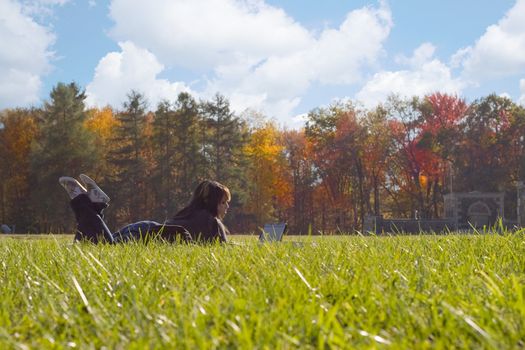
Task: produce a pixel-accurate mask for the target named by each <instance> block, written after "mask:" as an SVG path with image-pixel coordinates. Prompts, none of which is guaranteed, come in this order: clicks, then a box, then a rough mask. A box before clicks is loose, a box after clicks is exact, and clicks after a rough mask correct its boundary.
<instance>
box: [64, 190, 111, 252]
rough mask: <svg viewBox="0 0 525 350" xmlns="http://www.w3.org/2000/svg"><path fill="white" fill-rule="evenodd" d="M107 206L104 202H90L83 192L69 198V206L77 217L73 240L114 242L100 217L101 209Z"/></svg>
mask: <svg viewBox="0 0 525 350" xmlns="http://www.w3.org/2000/svg"><path fill="white" fill-rule="evenodd" d="M107 206H108V205H107V204H106V203H93V202H91V200H90V199H89V196H88V195H87V194H85V193H82V194H79V195H78V196H76V197H75V198H73V199H72V200H71V208H72V209H73V212H74V213H75V217H76V219H77V233H76V235H75V241H83V240H87V241H90V242H93V243H98V242H101V241H105V242H107V243H115V241H114V239H113V235H112V234H111V231H110V230H109V229H108V227H107V225H106V223H105V222H104V220H103V219H102V218H103V215H102V210H104V209H105V208H106V207H107Z"/></svg>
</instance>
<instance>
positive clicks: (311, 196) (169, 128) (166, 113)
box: [0, 83, 525, 234]
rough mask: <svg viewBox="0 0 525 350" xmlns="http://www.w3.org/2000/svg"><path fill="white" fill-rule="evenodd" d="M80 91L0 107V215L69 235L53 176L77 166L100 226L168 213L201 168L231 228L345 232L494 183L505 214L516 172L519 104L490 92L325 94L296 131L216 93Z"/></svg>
mask: <svg viewBox="0 0 525 350" xmlns="http://www.w3.org/2000/svg"><path fill="white" fill-rule="evenodd" d="M85 98H86V95H85V93H84V91H83V90H82V89H81V88H80V87H79V86H77V85H76V84H75V83H71V84H64V83H58V84H57V85H56V86H55V87H54V88H53V90H52V91H51V93H50V97H49V99H48V100H47V101H46V102H44V103H43V105H42V106H41V107H39V108H16V109H7V110H3V111H2V112H0V123H1V124H0V126H2V127H1V128H0V159H1V167H0V181H1V186H0V221H1V222H2V223H7V224H16V227H17V231H18V232H36V233H45V232H72V231H73V230H74V225H73V224H74V218H73V216H72V213H71V210H70V209H69V203H68V200H67V196H66V194H65V192H64V191H63V190H62V189H61V188H60V185H59V184H58V181H57V180H58V178H59V177H60V176H63V175H69V176H75V177H76V176H77V175H78V174H80V173H86V174H88V175H90V176H91V177H93V178H94V179H96V180H97V182H98V183H99V184H100V185H101V187H102V188H103V189H104V190H105V191H106V193H108V195H109V196H110V197H111V198H112V200H111V206H110V208H109V209H108V210H107V211H106V219H107V220H108V222H109V223H110V225H111V226H112V227H118V226H119V225H122V224H124V223H127V222H132V221H136V220H140V219H155V220H159V221H163V220H165V219H167V218H169V217H171V216H172V215H174V213H175V212H176V211H177V210H179V209H180V208H181V207H182V206H183V205H184V204H185V203H186V202H187V201H188V200H189V198H190V196H191V191H192V189H193V188H194V187H195V186H196V184H197V183H198V182H199V181H200V180H202V179H204V178H209V179H214V180H217V181H220V182H222V183H224V184H226V185H227V186H228V187H229V188H230V189H231V191H232V193H233V198H232V203H231V205H230V212H229V214H228V216H227V218H226V223H227V225H228V226H229V227H230V228H231V230H232V231H233V232H238V233H248V232H255V231H257V229H258V227H260V226H262V225H263V224H264V223H265V222H271V221H286V222H288V223H289V225H290V228H291V232H293V233H303V234H304V233H310V232H311V233H317V232H324V233H329V232H355V231H357V230H361V228H362V223H363V220H364V218H365V216H366V215H383V216H385V217H412V216H413V215H414V213H415V212H416V211H417V213H418V215H419V216H420V217H423V218H437V217H441V216H442V215H443V194H445V193H448V192H451V191H453V192H469V191H485V192H505V194H506V203H505V205H506V206H505V212H506V216H507V217H510V218H512V217H515V211H516V182H517V181H520V180H523V179H524V177H525V152H524V147H525V141H524V137H525V109H524V108H523V107H522V106H519V105H517V104H515V103H514V102H512V101H511V100H510V99H508V98H505V97H500V96H496V95H489V96H487V97H483V98H480V99H478V100H475V101H473V102H471V103H469V104H468V103H467V102H466V101H465V100H464V99H462V98H460V97H458V96H453V95H447V94H441V93H434V94H430V95H428V96H425V97H422V98H418V97H413V98H400V97H396V96H392V97H390V98H388V99H387V100H386V101H385V102H383V103H381V104H379V105H377V106H376V107H375V108H373V109H366V108H363V107H362V106H360V105H358V104H357V103H355V102H352V101H344V102H336V103H333V104H332V105H330V106H328V107H323V108H316V109H314V110H312V111H310V112H309V113H308V115H307V117H306V121H305V124H304V128H302V129H300V130H287V129H284V128H281V127H279V126H278V125H276V123H275V122H273V121H271V120H268V119H267V118H265V117H264V116H261V115H260V114H258V113H256V112H250V111H246V112H244V113H243V114H241V115H238V114H236V113H234V112H233V111H232V110H231V108H230V104H229V101H228V100H227V99H226V98H225V97H224V96H222V95H220V94H217V95H216V96H214V97H213V98H211V99H210V100H200V101H197V100H196V99H195V98H194V97H193V96H191V95H190V94H188V93H181V94H179V96H178V97H177V99H176V100H175V101H169V100H164V101H162V102H160V103H159V104H158V105H157V106H154V108H149V107H150V106H148V101H147V100H146V99H145V97H144V95H143V94H141V93H139V92H137V91H131V92H130V93H129V94H128V96H127V100H126V102H125V103H124V104H123V105H122V106H121V107H119V109H114V108H113V107H111V106H107V107H104V108H86V105H85ZM153 109H154V110H153Z"/></svg>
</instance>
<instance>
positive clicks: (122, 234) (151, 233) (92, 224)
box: [71, 194, 193, 244]
mask: <svg viewBox="0 0 525 350" xmlns="http://www.w3.org/2000/svg"><path fill="white" fill-rule="evenodd" d="M107 206H108V205H107V204H106V203H93V202H91V200H90V199H89V197H88V196H87V195H86V194H80V195H78V196H76V197H75V198H73V199H72V200H71V208H72V209H73V212H74V213H75V218H76V219H77V232H76V234H75V241H89V242H92V243H95V244H96V243H99V242H106V243H110V244H115V243H124V242H128V241H130V240H144V239H149V238H152V237H153V238H160V239H161V240H164V241H167V242H192V241H193V239H192V237H191V234H190V233H189V232H188V231H187V230H186V229H185V228H184V227H182V226H178V225H164V224H160V223H158V222H155V221H139V222H136V223H133V224H129V225H126V226H124V227H122V228H121V229H119V230H118V231H117V232H115V233H111V231H110V230H109V228H108V227H107V225H106V223H105V222H104V214H103V210H104V209H105V208H107Z"/></svg>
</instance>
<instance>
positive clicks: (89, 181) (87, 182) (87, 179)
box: [80, 174, 110, 203]
mask: <svg viewBox="0 0 525 350" xmlns="http://www.w3.org/2000/svg"><path fill="white" fill-rule="evenodd" d="M80 180H82V182H83V183H84V184H85V185H86V188H87V187H90V186H91V188H94V189H96V190H97V191H98V193H99V194H100V196H101V197H102V200H103V202H104V203H107V202H109V201H110V198H109V196H108V195H107V194H106V193H104V191H102V190H101V189H100V187H98V185H97V183H96V182H95V181H94V180H93V179H92V178H90V177H89V176H87V175H85V174H80ZM88 185H89V186H88Z"/></svg>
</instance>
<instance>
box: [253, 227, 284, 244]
mask: <svg viewBox="0 0 525 350" xmlns="http://www.w3.org/2000/svg"><path fill="white" fill-rule="evenodd" d="M287 229H288V225H287V224H286V223H284V222H281V223H275V224H266V225H264V227H263V229H262V230H261V234H260V235H259V242H261V243H263V242H280V241H282V240H283V236H284V234H285V233H286V231H287Z"/></svg>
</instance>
